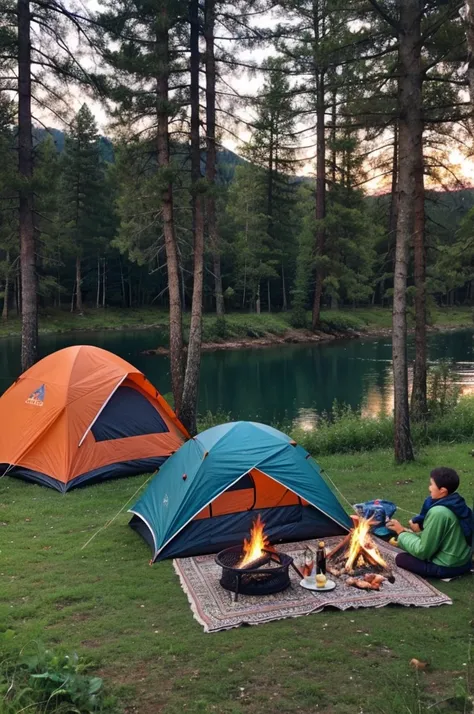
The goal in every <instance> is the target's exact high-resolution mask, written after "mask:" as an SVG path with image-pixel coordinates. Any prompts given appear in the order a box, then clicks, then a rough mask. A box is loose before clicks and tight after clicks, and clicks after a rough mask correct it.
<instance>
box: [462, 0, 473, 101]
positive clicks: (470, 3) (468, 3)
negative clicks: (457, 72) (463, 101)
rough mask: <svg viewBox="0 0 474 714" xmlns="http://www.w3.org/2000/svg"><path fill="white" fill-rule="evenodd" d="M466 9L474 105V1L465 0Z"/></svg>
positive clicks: (468, 52) (469, 69)
mask: <svg viewBox="0 0 474 714" xmlns="http://www.w3.org/2000/svg"><path fill="white" fill-rule="evenodd" d="M464 7H465V22H466V39H467V79H468V82H469V95H470V99H471V104H473V105H474V0H465V5H464Z"/></svg>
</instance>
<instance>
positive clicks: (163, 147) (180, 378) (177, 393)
mask: <svg viewBox="0 0 474 714" xmlns="http://www.w3.org/2000/svg"><path fill="white" fill-rule="evenodd" d="M169 30H170V28H169V17H168V10H167V4H166V3H162V5H161V10H160V17H159V23H158V28H157V32H156V55H157V65H158V75H157V80H156V85H157V86H156V89H157V107H156V110H157V125H158V128H157V156H158V169H159V170H160V171H161V172H162V173H163V174H164V175H165V176H166V175H167V174H168V176H169V171H170V147H169V131H168V112H169V104H168V103H169V97H168V95H169V88H168V87H169V71H170V70H169ZM161 205H162V211H163V234H164V240H165V250H166V263H167V271H168V293H169V304H170V322H169V325H170V338H169V339H170V371H171V389H172V392H173V398H174V406H175V410H176V411H177V412H179V411H180V409H181V401H182V398H183V385H184V356H183V325H182V310H181V298H180V294H179V262H178V250H177V245H176V234H175V226H174V211H173V192H172V184H171V180H170V179H169V178H168V180H167V181H166V184H165V186H164V188H163V191H162V194H161Z"/></svg>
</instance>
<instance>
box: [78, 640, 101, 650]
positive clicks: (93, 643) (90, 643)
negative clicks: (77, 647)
mask: <svg viewBox="0 0 474 714" xmlns="http://www.w3.org/2000/svg"><path fill="white" fill-rule="evenodd" d="M81 645H82V646H83V647H88V648H89V649H91V650H95V649H97V647H100V646H101V645H102V642H101V641H100V640H83V641H82V642H81Z"/></svg>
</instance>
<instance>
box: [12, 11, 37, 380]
mask: <svg viewBox="0 0 474 714" xmlns="http://www.w3.org/2000/svg"><path fill="white" fill-rule="evenodd" d="M17 12H18V171H19V175H20V179H21V187H20V202H19V204H20V212H19V229H20V230H19V233H20V263H21V368H22V370H23V371H25V370H27V369H28V368H29V367H31V366H32V365H33V364H34V363H35V362H36V360H37V357H38V302H37V275H36V246H35V227H34V213H33V197H34V193H33V186H32V179H33V138H32V127H31V55H30V52H31V44H30V20H31V16H30V4H29V0H18V4H17Z"/></svg>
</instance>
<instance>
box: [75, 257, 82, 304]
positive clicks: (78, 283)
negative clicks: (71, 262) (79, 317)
mask: <svg viewBox="0 0 474 714" xmlns="http://www.w3.org/2000/svg"><path fill="white" fill-rule="evenodd" d="M81 283H82V272H81V258H80V256H79V255H77V256H76V310H77V311H78V312H79V313H81V314H82V310H83V307H82V288H81Z"/></svg>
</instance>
